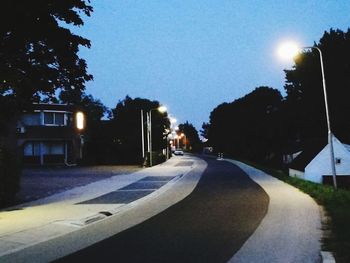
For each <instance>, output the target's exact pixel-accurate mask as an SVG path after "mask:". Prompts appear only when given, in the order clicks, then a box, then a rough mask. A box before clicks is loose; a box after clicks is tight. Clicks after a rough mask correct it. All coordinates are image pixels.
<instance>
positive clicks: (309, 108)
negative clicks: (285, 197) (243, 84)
mask: <svg viewBox="0 0 350 263" xmlns="http://www.w3.org/2000/svg"><path fill="white" fill-rule="evenodd" d="M315 46H317V47H318V48H320V49H321V50H322V54H323V61H324V69H325V77H326V84H327V95H328V106H329V109H330V120H331V128H332V131H333V133H334V134H335V135H336V136H337V138H339V139H340V140H341V141H342V142H345V143H349V142H350V136H349V134H350V122H349V120H348V116H350V103H349V98H350V89H349V87H350V30H348V31H347V32H342V31H341V30H333V29H331V30H330V31H329V32H325V33H324V35H323V37H322V38H321V39H320V42H319V43H318V44H316V43H315ZM285 73H286V84H285V87H284V88H285V90H286V93H287V96H286V97H285V98H282V96H281V94H280V93H279V92H278V91H277V90H274V89H271V88H267V87H260V88H257V89H256V90H254V91H253V92H251V93H249V94H248V95H246V96H244V97H243V98H240V99H238V100H235V101H234V102H232V103H223V104H221V105H219V106H218V107H216V108H215V109H214V110H213V111H212V112H211V115H210V122H209V123H204V124H203V127H202V128H203V130H202V135H203V136H205V137H206V138H207V139H209V141H208V142H209V145H211V146H214V148H215V150H216V151H220V152H225V153H228V154H231V155H233V156H235V157H238V158H243V159H248V160H253V161H259V162H273V163H275V164H278V163H280V161H281V154H283V153H290V152H292V151H293V149H294V150H295V151H296V149H297V148H298V147H301V146H302V145H305V144H307V143H308V142H312V141H313V140H314V139H322V138H326V137H327V121H326V113H325V102H324V96H323V86H322V75H321V66H320V56H319V54H318V52H317V50H315V49H309V50H305V52H304V53H302V54H300V55H299V56H298V57H297V58H296V59H295V65H294V66H293V68H292V69H290V70H285ZM299 150H300V149H299Z"/></svg>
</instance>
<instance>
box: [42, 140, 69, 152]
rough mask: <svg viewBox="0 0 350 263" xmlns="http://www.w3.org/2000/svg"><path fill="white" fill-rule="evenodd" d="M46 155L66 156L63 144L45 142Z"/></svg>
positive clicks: (44, 150)
mask: <svg viewBox="0 0 350 263" xmlns="http://www.w3.org/2000/svg"><path fill="white" fill-rule="evenodd" d="M43 148H44V149H43V154H44V155H62V154H64V143H63V142H45V143H44V144H43Z"/></svg>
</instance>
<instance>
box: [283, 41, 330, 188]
mask: <svg viewBox="0 0 350 263" xmlns="http://www.w3.org/2000/svg"><path fill="white" fill-rule="evenodd" d="M304 49H315V50H317V51H318V54H319V56H320V65H321V74H322V85H323V97H324V104H325V108H326V117H327V128H328V144H329V154H330V159H331V167H332V177H333V185H334V188H335V189H337V177H336V169H335V161H334V147H333V133H332V130H331V122H330V119H329V109H328V100H327V90H326V78H325V74H324V67H323V57H322V51H321V49H320V48H318V47H298V45H297V44H295V43H292V42H289V43H285V44H283V45H281V46H280V48H279V49H278V54H279V55H280V56H281V57H284V58H293V57H295V56H296V55H297V54H299V53H300V51H301V50H304Z"/></svg>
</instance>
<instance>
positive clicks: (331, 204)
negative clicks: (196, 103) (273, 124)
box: [240, 160, 350, 263]
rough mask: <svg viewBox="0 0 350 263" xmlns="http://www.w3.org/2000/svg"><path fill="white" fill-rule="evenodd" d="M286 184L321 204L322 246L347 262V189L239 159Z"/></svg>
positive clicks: (349, 201)
mask: <svg viewBox="0 0 350 263" xmlns="http://www.w3.org/2000/svg"><path fill="white" fill-rule="evenodd" d="M240 161H242V162H244V163H246V164H248V165H250V166H253V167H255V168H257V169H259V170H262V171H264V172H265V173H267V174H269V175H272V176H274V177H276V178H278V179H280V180H282V181H284V182H286V183H288V184H291V185H293V186H295V187H296V188H298V189H300V190H301V191H303V192H305V193H306V194H308V195H310V196H311V197H312V198H314V199H315V201H316V202H317V203H318V204H319V205H322V206H323V207H324V209H325V211H326V214H327V216H328V217H329V220H327V222H324V225H323V228H324V231H325V234H326V235H325V236H324V237H323V240H322V249H323V250H326V251H332V252H333V253H334V256H335V258H336V261H337V262H344V263H345V262H350V191H349V190H343V189H338V190H334V188H333V187H331V186H326V185H321V184H316V183H313V182H309V181H305V180H302V179H299V178H295V177H290V176H288V174H287V172H285V171H282V170H278V169H274V168H270V167H266V166H263V165H260V164H257V163H252V162H249V161H245V160H240Z"/></svg>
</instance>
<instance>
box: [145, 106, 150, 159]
mask: <svg viewBox="0 0 350 263" xmlns="http://www.w3.org/2000/svg"><path fill="white" fill-rule="evenodd" d="M146 117H147V153H149V149H150V147H149V113H148V112H146Z"/></svg>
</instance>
